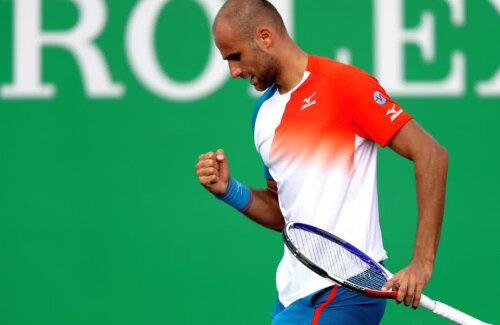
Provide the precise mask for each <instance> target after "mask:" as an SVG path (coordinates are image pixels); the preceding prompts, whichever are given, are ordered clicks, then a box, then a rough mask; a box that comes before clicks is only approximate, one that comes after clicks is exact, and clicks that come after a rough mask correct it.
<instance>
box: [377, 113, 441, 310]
mask: <svg viewBox="0 0 500 325" xmlns="http://www.w3.org/2000/svg"><path fill="white" fill-rule="evenodd" d="M389 146H390V147H391V149H392V150H394V151H395V152H397V153H398V154H400V155H401V156H403V157H406V158H408V159H410V160H412V161H413V163H414V165H415V181H416V187H417V204H418V222H417V232H416V238H415V246H414V251H413V257H412V260H411V261H410V263H409V264H408V266H406V267H405V268H404V269H402V270H401V271H399V272H398V273H396V274H395V275H394V278H392V279H391V280H389V281H388V282H387V283H386V285H385V287H386V288H391V287H399V289H398V290H399V294H398V297H397V301H398V302H401V301H403V300H404V302H405V305H406V306H409V305H410V304H412V305H413V308H417V307H418V305H419V303H420V297H421V293H422V289H423V287H424V286H425V285H426V284H427V282H428V281H429V279H430V277H431V274H432V270H433V267H434V259H435V256H436V251H437V247H438V243H439V237H440V233H441V224H442V219H443V213H444V201H445V193H446V176H447V172H448V153H447V151H446V150H445V149H444V148H443V147H441V146H440V145H439V144H438V143H437V142H436V140H434V138H433V137H432V136H431V135H429V134H428V133H427V132H426V131H425V130H424V129H422V128H421V127H420V126H419V125H418V124H417V123H416V122H415V121H410V122H408V123H407V124H406V125H405V126H404V127H403V128H402V129H401V130H400V131H399V132H398V133H397V134H396V136H394V138H393V139H392V140H391V141H390V143H389Z"/></svg>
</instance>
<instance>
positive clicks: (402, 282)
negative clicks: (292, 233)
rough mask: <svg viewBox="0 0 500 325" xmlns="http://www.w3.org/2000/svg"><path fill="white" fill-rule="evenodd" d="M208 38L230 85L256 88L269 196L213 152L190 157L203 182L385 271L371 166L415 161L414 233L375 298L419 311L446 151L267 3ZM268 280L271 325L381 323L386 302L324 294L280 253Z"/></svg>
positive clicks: (334, 291)
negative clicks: (317, 50) (389, 160)
mask: <svg viewBox="0 0 500 325" xmlns="http://www.w3.org/2000/svg"><path fill="white" fill-rule="evenodd" d="M213 35H214V39H215V43H216V45H217V47H218V48H219V50H220V52H221V54H222V57H223V59H224V60H226V61H227V62H228V64H229V70H230V73H231V75H232V77H233V78H243V79H249V80H250V83H251V84H252V85H253V86H254V87H255V89H257V90H261V91H263V90H265V93H264V94H263V95H262V97H261V98H260V99H259V101H258V103H257V105H256V107H255V111H254V116H253V132H254V138H255V145H256V148H257V151H258V152H259V153H260V155H261V156H262V160H263V162H264V165H265V173H264V174H265V178H266V180H267V188H266V189H250V188H249V187H248V186H246V185H245V184H243V183H241V182H239V181H238V180H237V179H236V178H235V177H233V175H231V174H230V171H229V163H228V157H226V154H225V152H224V151H223V150H222V149H218V150H216V151H214V152H208V153H205V154H202V155H200V156H199V161H198V163H197V165H196V172H197V175H198V178H199V181H200V183H201V184H202V185H203V186H204V187H205V188H206V189H207V190H208V191H210V192H211V193H213V194H215V196H216V197H217V198H218V199H220V200H222V201H224V202H226V203H228V204H230V205H231V206H233V207H234V208H236V209H237V210H239V211H241V212H242V213H243V214H245V215H246V216H247V217H249V218H250V219H252V220H254V221H255V222H257V223H259V224H261V225H263V226H265V227H268V228H271V229H275V230H278V231H279V230H281V229H282V228H283V226H284V225H285V223H286V222H289V221H298V222H304V223H308V224H312V225H314V226H317V227H319V228H322V229H325V230H326V231H328V232H331V233H334V234H336V235H337V236H339V237H341V238H344V239H345V240H347V241H348V242H350V243H352V244H353V245H354V246H356V247H358V248H359V249H361V250H362V251H364V252H366V253H367V254H368V255H369V256H371V257H372V258H374V259H376V260H378V261H383V260H385V259H386V258H387V254H386V251H385V249H384V247H383V243H382V235H381V230H380V225H379V211H378V198H377V185H376V174H377V171H376V162H377V147H378V146H381V147H386V146H388V147H390V148H391V149H392V150H394V151H395V152H397V153H398V154H399V155H401V156H403V157H405V158H407V159H409V160H411V161H412V162H413V163H414V166H415V179H416V190H417V201H418V224H417V232H416V238H415V245H414V250H413V257H412V259H411V261H410V262H409V264H408V265H407V266H406V267H405V268H403V269H402V270H401V271H399V272H397V273H396V274H395V276H394V278H393V279H391V280H390V281H388V282H387V283H386V284H385V286H384V289H390V288H392V289H397V290H398V291H399V294H398V297H397V301H398V302H404V304H405V305H407V306H410V305H411V306H413V308H417V306H418V305H419V300H420V297H421V292H422V289H423V287H424V286H425V285H426V283H427V282H428V281H429V279H430V277H431V273H432V270H433V266H434V259H435V255H436V250H437V246H438V241H439V235H440V231H441V223H442V216H443V210H444V199H445V188H446V175H447V164H448V158H447V152H446V150H445V149H444V148H443V147H441V146H440V145H439V144H438V143H437V142H436V140H434V139H433V137H432V136H431V135H429V134H428V133H427V132H426V131H424V130H423V129H422V127H420V126H419V125H418V124H417V123H416V122H415V121H414V120H413V119H412V117H411V116H410V115H409V114H408V113H407V112H405V111H404V110H403V109H402V108H401V106H400V105H399V104H398V103H397V102H395V101H394V100H393V99H391V98H390V97H389V95H388V94H387V93H386V92H385V90H384V89H383V88H382V87H381V86H380V85H379V83H378V81H377V80H376V79H375V78H374V77H372V76H370V75H369V74H367V73H366V72H364V71H362V70H360V69H358V68H355V67H353V66H350V65H345V64H342V63H339V62H336V61H334V60H331V59H328V58H324V57H319V56H314V55H311V54H308V53H306V52H304V51H303V50H301V49H300V48H299V47H298V46H297V45H296V44H295V43H294V41H293V40H292V39H291V38H290V36H289V35H288V33H287V30H286V28H285V26H284V24H283V20H282V18H281V17H280V15H279V13H278V12H277V10H276V9H275V8H274V7H273V6H272V5H271V4H270V3H269V2H267V1H265V0H229V1H227V2H226V3H225V4H224V5H223V7H222V8H221V10H220V11H219V13H218V15H217V17H216V19H215V21H214V23H213ZM402 216H404V214H402ZM396 222H397V221H396ZM276 280H277V290H278V301H277V303H276V306H275V307H274V310H273V314H272V315H273V324H274V325H282V324H364V325H366V324H378V323H379V322H380V320H381V319H382V316H383V313H384V309H385V303H386V300H385V299H376V298H369V297H366V296H362V295H359V294H356V293H352V292H349V291H347V290H346V289H343V288H339V287H337V286H332V284H331V283H330V282H328V281H326V280H325V279H323V278H321V277H320V276H318V275H316V274H315V273H313V272H312V271H310V270H308V269H307V268H306V267H305V266H303V265H302V264H301V263H300V262H298V261H297V260H296V259H295V258H294V257H293V256H292V255H291V253H290V252H289V251H288V250H287V249H286V248H285V251H284V255H283V258H282V260H281V262H280V264H279V267H278V270H277V274H276Z"/></svg>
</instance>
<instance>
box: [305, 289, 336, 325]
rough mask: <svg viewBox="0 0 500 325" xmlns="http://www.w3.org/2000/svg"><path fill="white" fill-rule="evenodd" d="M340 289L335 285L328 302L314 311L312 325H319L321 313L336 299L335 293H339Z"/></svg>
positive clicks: (327, 299)
mask: <svg viewBox="0 0 500 325" xmlns="http://www.w3.org/2000/svg"><path fill="white" fill-rule="evenodd" d="M338 287H339V286H338V285H334V286H333V287H332V291H331V292H330V294H329V295H328V298H326V301H325V302H324V303H322V304H321V305H319V306H318V308H316V310H315V311H314V318H313V320H312V323H311V325H317V324H318V321H319V316H320V315H321V312H322V311H323V309H325V307H326V306H328V304H329V303H330V302H332V300H333V298H335V293H336V292H337V288H338Z"/></svg>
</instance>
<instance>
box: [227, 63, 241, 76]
mask: <svg viewBox="0 0 500 325" xmlns="http://www.w3.org/2000/svg"><path fill="white" fill-rule="evenodd" d="M229 72H230V73H231V77H233V78H238V77H240V76H241V73H242V72H243V70H242V69H241V68H240V67H239V66H238V63H237V62H234V61H233V62H231V61H229Z"/></svg>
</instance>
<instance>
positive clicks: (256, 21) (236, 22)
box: [214, 0, 286, 39]
mask: <svg viewBox="0 0 500 325" xmlns="http://www.w3.org/2000/svg"><path fill="white" fill-rule="evenodd" d="M222 18H224V19H228V21H229V22H230V23H231V26H232V27H233V28H235V29H236V30H237V32H238V34H239V35H240V36H241V37H242V38H244V39H251V38H252V37H253V35H254V33H255V30H256V29H257V26H259V25H261V24H269V25H270V26H271V27H274V28H275V29H276V31H277V32H279V33H286V27H285V24H284V22H283V18H281V15H280V13H279V12H278V10H277V9H276V7H274V6H273V4H272V3H270V2H269V1H267V0H228V1H226V2H225V3H224V5H223V6H222V7H221V9H220V10H219V13H218V14H217V16H216V17H215V21H214V24H215V23H216V22H217V21H218V20H219V19H222Z"/></svg>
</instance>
